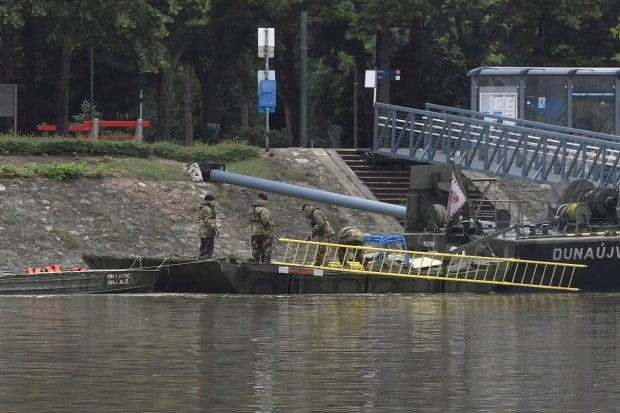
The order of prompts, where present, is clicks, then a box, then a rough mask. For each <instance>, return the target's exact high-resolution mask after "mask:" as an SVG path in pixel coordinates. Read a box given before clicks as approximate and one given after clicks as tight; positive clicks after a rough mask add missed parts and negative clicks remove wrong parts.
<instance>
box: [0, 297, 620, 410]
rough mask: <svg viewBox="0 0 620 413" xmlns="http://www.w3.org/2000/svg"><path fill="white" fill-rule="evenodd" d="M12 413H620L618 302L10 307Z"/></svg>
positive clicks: (3, 375)
mask: <svg viewBox="0 0 620 413" xmlns="http://www.w3.org/2000/svg"><path fill="white" fill-rule="evenodd" d="M0 316H1V319H2V323H1V324H0V360H1V361H0V363H1V366H0V406H1V407H0V410H1V411H3V412H8V411H17V412H22V411H23V412H35V411H37V412H42V411H62V412H65V411H79V412H111V411H136V412H172V411H174V412H185V411H205V412H207V411H208V412H219V411H221V412H259V411H260V412H269V411H273V412H276V411H277V412H306V411H308V412H360V411H362V412H377V411H406V412H411V411H424V412H445V411H459V412H461V411H493V412H497V411H501V412H530V411H553V412H566V411H575V412H583V411H593V412H594V411H600V412H609V411H618V410H617V409H618V406H620V380H619V378H618V375H619V373H620V371H619V370H620V350H619V341H620V294H520V295H500V294H489V295H469V294H452V295H449V294H445V295H321V296H319V295H316V296H223V295H222V296H220V295H163V294H152V295H150V294H147V295H102V296H88V295H67V296H41V297H35V296H20V297H14V296H5V297H2V299H1V301H0Z"/></svg>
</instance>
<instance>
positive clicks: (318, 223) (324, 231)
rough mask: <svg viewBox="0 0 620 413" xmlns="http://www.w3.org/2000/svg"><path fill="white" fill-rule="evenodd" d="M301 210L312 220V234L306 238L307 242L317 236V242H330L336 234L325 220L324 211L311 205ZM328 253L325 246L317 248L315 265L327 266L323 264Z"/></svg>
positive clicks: (303, 206)
mask: <svg viewBox="0 0 620 413" xmlns="http://www.w3.org/2000/svg"><path fill="white" fill-rule="evenodd" d="M301 210H302V211H303V212H304V213H305V214H306V216H307V217H308V218H309V219H310V226H311V227H312V232H310V234H309V235H308V236H307V237H306V241H309V240H311V239H312V237H315V236H316V237H318V239H317V241H319V242H329V239H330V238H331V237H333V236H334V234H335V232H334V229H333V228H332V226H331V224H330V223H329V221H328V220H327V218H325V214H324V213H323V211H321V210H320V209H318V208H313V207H312V205H310V204H303V205H302V207H301ZM326 251H327V247H326V246H324V245H321V246H319V247H318V248H317V252H316V258H315V260H314V265H317V266H326V265H327V263H325V262H323V261H324V260H325V252H326Z"/></svg>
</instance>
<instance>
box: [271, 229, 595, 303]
mask: <svg viewBox="0 0 620 413" xmlns="http://www.w3.org/2000/svg"><path fill="white" fill-rule="evenodd" d="M279 241H280V242H282V243H284V252H283V255H282V259H281V260H276V261H273V263H275V264H279V265H289V266H301V267H311V268H320V269H323V270H326V271H335V272H346V273H355V274H364V275H376V276H389V277H411V278H423V279H429V280H444V281H456V282H469V283H483V284H496V285H506V286H519V287H528V288H540V289H553V290H563V291H579V289H578V288H575V287H573V286H572V283H573V278H574V275H575V271H576V270H578V269H580V268H585V267H586V266H585V265H581V264H569V263H559V262H548V261H532V260H520V259H517V258H500V257H482V256H473V255H456V254H447V253H437V252H422V251H404V250H398V249H390V248H377V247H367V246H350V245H342V244H333V243H323V242H315V241H302V240H295V239H288V238H280V239H279Z"/></svg>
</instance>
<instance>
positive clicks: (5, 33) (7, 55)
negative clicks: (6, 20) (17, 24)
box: [0, 24, 15, 83]
mask: <svg viewBox="0 0 620 413" xmlns="http://www.w3.org/2000/svg"><path fill="white" fill-rule="evenodd" d="M13 32H14V29H13V27H12V26H10V25H8V24H2V78H1V79H0V80H1V81H2V82H3V83H13V82H14V81H15V59H14V57H13V56H14V54H15V44H14V42H13Z"/></svg>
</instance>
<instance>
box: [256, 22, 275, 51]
mask: <svg viewBox="0 0 620 413" xmlns="http://www.w3.org/2000/svg"><path fill="white" fill-rule="evenodd" d="M275 45H276V29H274V28H273V27H259V28H258V57H273V50H274V47H275ZM265 51H267V56H265Z"/></svg>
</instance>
